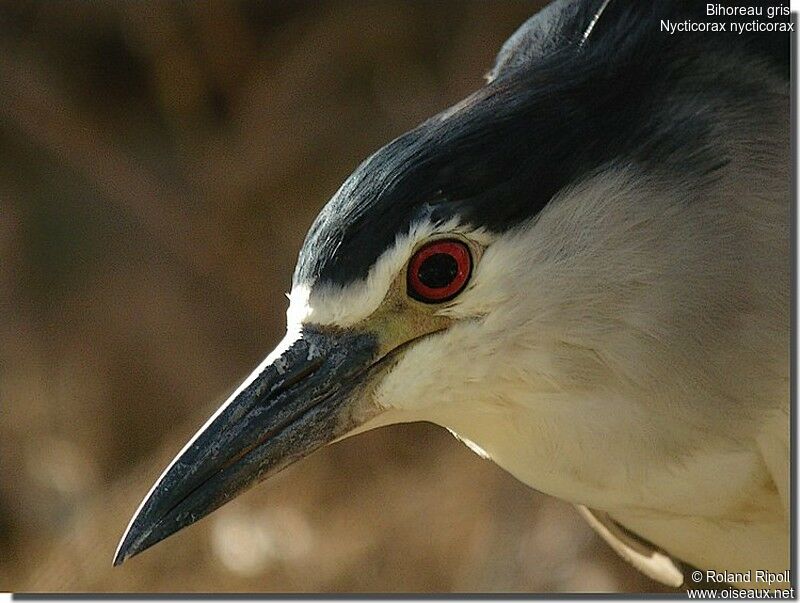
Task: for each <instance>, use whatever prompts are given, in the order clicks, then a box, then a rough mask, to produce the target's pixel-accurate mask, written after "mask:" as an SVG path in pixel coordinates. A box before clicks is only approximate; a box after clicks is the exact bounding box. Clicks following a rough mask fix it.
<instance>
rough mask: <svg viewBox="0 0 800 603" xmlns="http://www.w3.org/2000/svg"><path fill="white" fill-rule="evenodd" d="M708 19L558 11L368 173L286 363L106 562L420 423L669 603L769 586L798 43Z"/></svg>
mask: <svg viewBox="0 0 800 603" xmlns="http://www.w3.org/2000/svg"><path fill="white" fill-rule="evenodd" d="M762 10H763V9H762ZM705 13H706V3H704V2H688V1H686V0H674V1H666V0H659V1H658V2H642V1H641V0H610V1H609V0H605V1H601V0H587V1H577V0H560V1H558V2H555V3H553V4H551V5H550V6H549V7H547V8H546V9H545V10H543V11H541V12H540V13H539V14H537V15H535V16H534V17H533V18H532V19H530V20H529V21H528V22H527V23H525V24H524V25H523V26H522V27H521V28H520V29H519V31H517V32H516V33H515V34H514V35H513V36H512V37H511V38H510V39H509V40H508V41H507V42H506V44H505V45H504V46H503V48H502V50H501V51H500V54H499V56H498V58H497V61H496V64H495V66H494V68H493V70H492V71H491V73H490V74H489V76H488V82H487V83H486V85H485V86H483V87H482V88H481V89H480V90H478V91H477V92H475V93H474V94H472V95H471V96H469V97H467V98H466V99H464V100H463V101H462V102H460V103H458V104H457V105H455V106H453V107H451V108H450V109H447V110H446V111H444V112H443V113H440V114H439V115H436V116H435V117H433V118H431V119H429V120H428V121H426V122H425V123H423V124H422V125H420V126H419V127H417V128H416V129H414V130H412V131H411V132H408V133H407V134H404V135H403V136H401V137H399V138H397V139H396V140H394V141H392V142H391V143H389V144H388V145H387V146H385V147H384V148H382V149H380V150H379V151H378V152H377V153H375V154H374V155H372V156H371V157H370V158H368V159H367V160H366V161H365V162H364V163H363V164H361V165H360V166H359V167H358V168H357V169H356V171H355V172H354V173H353V175H352V176H350V178H348V180H347V181H346V182H345V183H344V185H343V186H342V187H341V189H340V190H339V191H338V192H337V193H336V195H335V196H334V197H333V199H332V200H331V201H330V202H329V203H328V204H327V205H326V206H325V208H324V209H323V210H322V213H321V214H320V215H319V217H318V218H317V219H316V221H315V222H314V224H313V226H312V227H311V230H310V232H309V233H308V236H307V238H306V240H305V243H304V245H303V248H302V250H301V251H300V256H299V260H298V263H297V268H296V271H295V273H294V279H293V285H292V291H291V295H290V300H291V303H290V307H289V310H288V313H287V315H288V329H287V335H286V337H285V339H284V340H283V341H282V342H281V343H280V344H279V345H278V347H277V349H275V351H273V352H272V353H271V354H270V355H269V356H268V357H267V359H266V360H265V361H264V362H263V363H262V364H261V365H260V366H259V367H258V368H257V369H256V370H255V372H253V374H252V375H251V376H250V378H248V379H247V380H246V381H245V383H243V384H242V385H241V387H240V388H239V389H238V390H237V391H236V392H235V393H234V394H233V395H232V396H231V397H230V399H229V400H228V401H227V402H226V403H225V404H223V406H222V407H221V408H220V409H219V410H218V411H217V413H216V414H215V415H214V416H213V417H211V419H210V420H209V421H208V422H207V423H206V425H205V426H203V428H202V429H201V430H200V431H199V432H198V433H197V435H196V436H195V437H194V438H193V439H192V440H191V441H190V442H189V443H188V444H187V445H186V447H185V448H184V449H183V450H182V451H181V453H180V454H179V455H178V456H177V458H176V459H175V460H174V461H173V462H172V464H171V465H170V466H169V467H168V468H167V470H166V471H165V472H164V474H163V475H162V476H161V478H160V479H159V480H158V482H157V483H156V484H155V486H154V487H153V489H152V490H151V491H150V493H149V494H148V495H147V497H146V498H145V500H144V502H143V503H142V505H141V507H140V508H139V510H138V512H137V514H136V515H135V517H134V519H133V520H132V522H131V524H130V526H129V527H128V530H127V532H126V533H125V535H124V537H123V539H122V542H121V543H120V546H119V549H118V551H117V555H116V558H115V563H121V562H122V561H124V560H125V559H127V558H128V557H130V556H131V555H135V554H136V553H139V552H141V551H142V550H144V549H146V548H148V547H150V546H152V545H153V544H155V543H156V542H158V541H160V540H161V539H163V538H166V537H167V536H169V535H170V534H172V533H174V532H176V531H177V530H180V529H181V528H183V527H185V526H187V525H189V524H191V523H193V522H195V521H197V520H198V519H200V518H201V517H203V516H205V515H206V514H208V513H210V512H211V511H212V510H214V509H216V508H217V507H219V506H220V505H222V504H224V503H225V502H227V501H229V500H231V499H232V498H233V497H235V496H236V495H237V494H239V493H240V492H242V491H243V490H245V489H246V488H248V487H250V486H252V485H253V484H255V483H256V482H258V481H260V480H263V479H264V478H266V477H267V476H268V475H270V474H273V473H275V472H276V471H278V470H280V469H281V468H283V467H286V466H287V465H289V464H290V463H292V462H294V461H296V460H298V459H300V458H302V457H304V456H305V455H307V454H309V453H311V452H312V451H314V450H316V449H317V448H319V447H321V446H323V445H325V444H327V443H329V442H332V441H335V440H338V439H342V438H345V437H348V436H350V435H353V434H356V433H359V432H363V431H365V430H368V429H372V428H375V427H378V426H381V425H387V424H391V423H399V422H408V421H431V422H433V423H436V424H438V425H442V426H444V427H446V428H447V429H449V430H451V431H452V432H453V433H455V434H457V436H458V437H459V438H460V439H462V440H464V441H465V442H467V443H468V444H469V445H470V446H471V447H472V448H473V449H474V450H476V451H478V452H479V453H480V454H482V455H484V456H486V457H488V458H490V459H492V460H493V461H494V462H495V463H497V464H498V465H500V466H501V467H503V468H504V469H506V470H507V471H509V472H510V473H511V474H513V475H514V476H516V477H517V478H518V479H520V480H521V481H523V482H525V483H526V484H529V485H530V486H532V487H534V488H536V489H538V490H541V491H543V492H546V493H548V494H551V495H553V496H556V497H559V498H562V499H565V500H567V501H570V502H572V503H575V504H577V505H580V506H581V508H582V509H583V512H584V514H585V515H586V516H587V518H588V519H589V520H590V522H591V523H592V525H593V526H594V527H595V528H596V529H597V530H598V531H599V532H600V533H601V534H602V535H603V537H604V538H606V539H607V540H608V541H609V542H610V543H611V544H612V546H614V547H615V548H616V549H617V550H618V551H619V552H621V553H622V554H623V555H624V556H625V557H627V558H628V559H629V560H631V561H632V562H633V563H634V564H635V565H637V566H638V567H640V568H641V569H643V570H644V571H646V572H647V573H649V574H650V575H652V576H655V577H658V578H659V579H662V580H664V581H666V582H668V583H672V584H679V583H680V581H681V576H680V571H679V568H680V567H681V565H680V564H678V563H677V561H676V562H673V560H680V561H681V562H685V563H688V564H691V565H693V566H696V567H699V568H708V569H712V570H718V571H720V572H729V573H728V574H726V578H727V579H728V581H729V582H733V583H736V584H751V585H752V584H756V582H757V578H756V573H755V572H756V571H757V570H760V571H770V572H776V573H777V572H783V571H785V570H786V569H787V568H788V565H789V560H788V557H789V520H788V517H789V515H788V511H789V417H788V409H789V360H788V359H789V347H790V346H789V317H790V280H791V279H790V257H789V250H790V244H789V243H790V190H789V174H790V167H789V34H785V33H784V34H775V33H763V32H762V33H748V32H744V33H742V34H738V33H731V32H730V31H729V32H727V33H711V32H709V31H702V29H703V28H702V27H700V29H701V31H697V32H693V31H691V30H692V28H693V26H692V23H694V24H695V25H696V24H703V23H708V22H729V25H730V22H732V21H740V20H741V18H739V17H730V18H728V17H720V16H714V17H709V16H706V14H705ZM783 18H785V17H783ZM781 19H782V17H776V18H774V19H772V20H771V21H770V20H768V19H767V17H766V16H764V17H762V18H761V21H763V22H767V21H769V22H771V23H773V24H778V26H779V28H783V29H785V27H786V22H784V21H782V20H781ZM664 23H667V26H666V29H665V25H664ZM669 24H680V25H682V26H683V29H684V31H679V30H676V31H674V32H672V33H670V31H669V28H670V26H669ZM728 29H730V26H729V27H728ZM685 30H689V31H685ZM746 572H751V574H750V576H749V577H748V575H747V574H746ZM734 573H736V574H734ZM762 586H763V584H762Z"/></svg>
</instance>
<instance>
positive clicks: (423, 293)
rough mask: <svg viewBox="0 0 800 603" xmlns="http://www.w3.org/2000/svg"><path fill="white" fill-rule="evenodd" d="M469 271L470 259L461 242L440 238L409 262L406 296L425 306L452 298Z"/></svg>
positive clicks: (466, 279) (422, 249)
mask: <svg viewBox="0 0 800 603" xmlns="http://www.w3.org/2000/svg"><path fill="white" fill-rule="evenodd" d="M471 272H472V256H471V255H470V253H469V248H468V247H467V246H466V245H465V244H464V243H462V242H461V241H454V240H452V239H442V240H439V241H434V242H432V243H428V244H427V245H425V246H424V247H422V248H420V249H419V250H417V252H416V253H415V254H414V256H413V257H412V258H411V261H410V262H409V263H408V278H407V281H408V294H409V295H410V296H411V297H413V298H414V299H416V300H418V301H421V302H425V303H427V304H436V303H440V302H444V301H448V300H450V299H453V298H454V297H455V296H456V295H458V294H459V293H461V291H462V290H463V289H464V287H465V286H466V284H467V281H468V280H469V277H470V273H471Z"/></svg>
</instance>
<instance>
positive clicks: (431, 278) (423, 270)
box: [417, 253, 458, 289]
mask: <svg viewBox="0 0 800 603" xmlns="http://www.w3.org/2000/svg"><path fill="white" fill-rule="evenodd" d="M456 275H458V262H456V259H455V258H454V257H453V256H452V255H450V254H447V253H436V254H434V255H432V256H430V257H429V258H427V259H426V260H425V261H424V262H422V265H421V266H420V267H419V270H418V271H417V276H418V277H419V280H420V281H421V282H422V284H423V285H425V286H426V287H430V288H431V289H441V288H442V287H447V285H449V284H450V283H452V282H453V279H455V278H456Z"/></svg>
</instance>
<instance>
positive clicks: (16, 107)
mask: <svg viewBox="0 0 800 603" xmlns="http://www.w3.org/2000/svg"><path fill="white" fill-rule="evenodd" d="M541 4H542V2H536V1H522V0H519V1H516V0H515V1H508V0H506V1H503V2H492V3H486V2H480V1H477V0H458V1H448V2H439V1H430V2H420V1H415V2H401V1H382V2H344V1H340V2H298V1H293V0H272V1H269V2H266V1H264V2H250V1H248V2H244V1H237V2H233V1H229V2H143V3H133V2H131V3H127V2H126V3H123V2H115V3H111V2H79V1H74V2H61V1H50V2H18V1H14V0H8V1H6V2H0V409H1V411H2V421H1V422H0V551H2V554H0V589H2V590H15V591H95V590H113V591H119V590H121V591H137V592H148V591H249V590H256V591H372V592H380V591H587V590H588V591H615V590H623V591H640V590H662V589H661V588H660V587H659V586H657V585H655V584H654V583H652V582H650V581H648V580H647V579H645V578H644V577H642V576H640V575H638V574H637V573H636V572H635V571H634V570H632V569H630V568H629V567H628V566H627V565H625V564H624V563H623V562H622V561H620V560H619V559H617V557H616V556H615V555H614V554H613V553H612V552H611V551H610V549H608V548H607V547H606V546H605V545H604V544H603V543H602V542H600V541H599V540H598V538H597V537H595V536H594V534H593V533H592V532H591V530H590V529H589V528H588V527H587V526H586V525H584V524H583V523H582V520H581V519H580V518H579V517H578V515H577V513H576V512H575V511H574V510H573V509H572V508H571V507H570V506H568V505H566V504H564V503H560V502H558V501H554V500H552V499H549V498H547V497H545V496H543V495H540V494H538V493H536V492H534V491H532V490H530V489H528V488H527V487H525V486H523V485H522V484H520V483H518V482H516V481H515V480H514V479H513V478H511V477H510V476H508V475H507V474H505V473H504V472H503V471H501V470H500V469H498V468H497V467H495V466H494V465H492V464H491V463H489V462H485V461H482V460H480V459H479V458H478V457H477V456H475V455H473V454H472V453H470V452H469V451H468V450H467V448H466V447H464V446H463V445H462V444H459V443H458V442H457V441H456V440H455V439H454V438H452V437H451V436H450V435H449V434H447V433H446V432H445V431H443V430H441V429H438V428H434V427H432V426H429V425H410V426H403V427H394V428H388V429H384V430H381V431H379V432H375V433H371V434H367V435H364V436H361V437H359V438H356V439H354V440H350V441H347V442H344V443H342V444H339V445H336V446H333V447H330V448H328V449H326V450H324V451H322V452H319V453H317V454H315V455H313V456H312V457H311V458H309V459H307V460H305V461H303V462H302V463H299V464H297V465H295V466H294V467H292V468H290V469H289V470H287V471H285V472H284V473H283V474H281V475H279V476H277V477H276V478H274V479H272V480H271V481H269V482H267V483H265V484H262V485H261V486H260V487H258V488H256V489H255V490H253V491H251V492H250V493H248V494H247V495H245V496H243V497H242V498H240V499H238V500H236V501H235V502H233V503H231V504H230V505H228V506H227V507H225V508H223V509H221V510H220V511H218V512H217V513H215V514H213V515H212V516H211V517H209V518H207V519H206V520H204V521H202V522H200V523H199V524H198V525H195V526H193V527H191V528H189V529H188V530H185V531H183V532H181V533H180V534H178V535H177V536H175V537H173V538H170V539H169V540H167V541H165V542H163V543H161V544H160V545H158V546H157V547H155V548H154V549H151V550H150V551H147V552H146V553H144V554H142V555H141V556H140V557H137V558H134V559H132V560H131V561H129V562H128V563H126V564H125V565H124V566H123V567H121V568H116V569H113V568H112V567H111V558H112V554H113V552H114V548H115V546H116V544H117V540H118V539H119V537H120V535H121V533H122V531H123V529H124V528H125V526H126V524H127V522H128V519H129V518H130V516H131V514H132V513H133V511H134V510H135V508H136V506H137V505H138V503H139V501H140V499H141V498H142V496H144V494H145V493H146V492H147V490H148V489H149V487H150V485H151V483H152V482H153V481H154V480H155V479H156V478H157V477H158V475H159V474H160V472H161V470H162V468H163V466H164V465H165V464H166V463H167V462H168V461H169V460H170V458H171V457H172V456H173V454H174V453H175V452H176V451H177V450H178V449H179V448H180V446H181V445H182V444H183V442H184V441H185V440H186V439H187V438H188V437H189V436H190V435H192V434H193V433H194V431H195V429H196V428H197V427H198V426H199V425H200V424H201V423H202V422H203V421H204V420H205V418H206V417H207V416H208V415H209V414H210V413H211V412H212V411H213V409H214V408H215V407H216V405H217V404H218V403H219V402H221V401H222V400H223V399H224V397H225V395H226V394H227V393H229V392H230V391H231V390H232V389H233V387H234V386H236V385H237V384H238V383H239V382H240V381H241V379H242V378H244V377H245V376H246V375H247V374H248V373H249V371H250V369H252V368H253V367H254V366H255V365H256V364H257V363H258V362H259V361H260V360H261V358H262V357H263V356H264V355H266V353H267V352H268V351H269V350H270V349H271V347H272V345H274V344H275V343H276V342H277V341H278V340H279V339H280V337H281V335H282V332H283V319H284V311H285V309H286V304H287V302H286V300H285V298H284V296H283V293H284V292H285V291H287V290H288V289H289V286H290V278H291V272H292V268H293V266H294V261H295V257H296V253H297V251H298V249H299V246H300V244H301V241H302V238H303V236H304V234H305V231H306V229H307V228H308V226H309V225H310V223H311V221H312V219H313V218H314V216H315V214H316V212H317V211H318V210H319V209H320V207H321V206H322V204H323V203H324V202H325V201H326V200H327V199H328V198H329V197H330V196H331V194H332V193H333V192H335V190H336V189H337V188H338V186H339V184H340V182H341V181H342V180H343V179H344V178H345V177H346V176H347V175H348V173H349V172H350V171H351V170H352V169H353V168H354V167H355V166H356V165H357V163H358V162H359V161H360V160H361V159H362V158H363V157H365V156H366V155H367V154H369V153H370V152H372V151H373V150H375V149H376V148H378V147H379V146H381V145H382V144H383V143H385V142H387V141H388V140H389V139H391V138H392V137H394V136H396V135H398V134H400V133H402V132H403V131H405V130H407V129H408V128H410V127H412V126H414V125H415V124H417V123H418V122H419V121H421V120H422V119H424V118H426V117H427V116H429V115H431V114H433V113H435V112H438V111H440V110H441V109H443V108H445V107H447V106H448V105H450V104H452V103H454V102H456V101H457V100H459V99H460V98H461V97H463V96H465V95H466V94H467V93H469V92H470V91H472V90H474V89H475V88H477V87H478V86H480V85H481V83H482V75H483V74H484V72H485V71H486V70H488V68H489V67H490V66H491V64H492V59H493V56H494V54H495V52H496V51H497V50H498V49H499V47H500V45H501V44H502V42H503V41H504V40H505V39H506V38H507V37H508V36H509V35H510V34H511V33H512V32H513V31H514V30H515V28H516V27H517V26H518V25H519V24H521V23H522V21H523V20H524V19H526V18H527V17H528V16H529V15H530V14H532V13H533V12H534V11H535V10H536V8H537V7H538V6H540V5H541Z"/></svg>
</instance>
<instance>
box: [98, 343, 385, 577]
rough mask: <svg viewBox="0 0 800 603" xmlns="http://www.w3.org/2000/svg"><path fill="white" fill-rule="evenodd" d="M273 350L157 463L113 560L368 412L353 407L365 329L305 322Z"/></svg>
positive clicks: (372, 359) (371, 349)
mask: <svg viewBox="0 0 800 603" xmlns="http://www.w3.org/2000/svg"><path fill="white" fill-rule="evenodd" d="M274 356H276V355H275V354H273V355H271V357H268V359H267V361H265V363H264V364H263V365H262V366H260V367H259V368H258V369H257V370H256V371H255V372H254V373H253V374H252V375H251V377H250V378H249V379H248V380H247V381H245V382H244V383H243V384H242V385H241V386H240V388H239V390H237V391H236V392H235V393H234V394H233V395H232V396H231V397H230V398H229V399H228V401H227V402H226V403H225V404H223V405H222V407H221V408H220V409H219V410H218V411H217V412H216V413H215V414H214V416H212V417H211V419H209V421H208V422H207V423H206V425H205V426H204V427H203V428H202V429H200V431H198V432H197V434H196V435H195V436H194V437H193V438H192V439H191V441H190V442H189V443H188V444H187V445H186V446H185V447H184V449H183V451H181V452H180V454H178V456H177V457H176V458H175V460H173V461H172V463H171V464H170V465H169V467H167V469H166V471H164V473H163V474H162V476H161V478H160V479H159V480H158V481H157V482H156V484H155V485H154V486H153V488H152V490H150V493H149V494H148V495H147V496H146V497H145V499H144V501H142V504H141V506H140V507H139V510H138V511H137V512H136V514H135V515H134V517H133V519H132V520H131V523H130V524H129V525H128V529H127V530H126V532H125V534H124V535H123V537H122V540H121V541H120V544H119V546H118V547H117V552H116V555H115V556H114V565H119V564H120V563H122V562H123V561H125V560H126V559H127V558H128V557H131V556H133V555H136V554H137V553H141V552H142V551H143V550H145V549H147V548H149V547H151V546H153V545H154V544H156V543H157V542H159V541H161V540H163V539H164V538H166V537H167V536H170V535H171V534H174V533H175V532H177V531H178V530H180V529H182V528H184V527H186V526H188V525H190V524H192V523H194V522H195V521H197V520H198V519H200V518H202V517H205V516H206V515H208V514H209V513H211V512H212V511H213V510H215V509H217V508H218V507H220V506H221V505H223V504H225V503H226V502H228V501H230V500H231V499H233V498H234V497H236V496H237V495H238V494H240V493H241V492H243V491H244V490H246V489H247V488H249V487H250V486H252V485H254V484H256V483H257V482H259V481H261V480H263V479H265V478H266V477H268V476H269V475H271V474H273V473H276V472H277V471H279V470H281V469H283V468H285V467H286V466H288V465H290V464H291V463H293V462H294V461H296V460H298V459H300V458H302V457H304V456H306V455H307V454H309V453H311V452H313V451H314V450H316V449H317V448H319V447H321V446H323V445H324V444H327V443H328V442H330V441H332V440H334V439H336V438H337V437H339V436H342V435H344V434H346V433H347V432H348V431H350V430H351V429H353V428H354V427H356V426H358V425H359V424H360V423H362V422H363V421H364V420H366V419H367V418H369V417H365V416H364V412H369V411H365V410H364V409H362V408H355V406H357V404H356V403H357V402H358V401H359V400H360V399H361V398H362V394H363V390H364V389H365V388H366V387H368V385H369V381H370V379H369V376H368V375H367V373H370V372H371V371H372V370H373V369H375V368H376V367H377V364H382V363H377V364H376V362H377V360H378V343H377V338H376V337H375V336H374V335H372V334H368V333H354V332H346V331H337V332H333V331H331V332H323V331H322V330H314V329H305V330H304V331H303V333H302V335H301V336H300V337H299V338H298V339H297V340H296V341H294V342H293V343H291V345H290V346H289V347H288V348H287V349H285V350H284V351H282V352H281V353H279V354H277V356H276V357H274ZM273 357H274V359H273ZM375 412H377V410H376V411H375Z"/></svg>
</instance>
